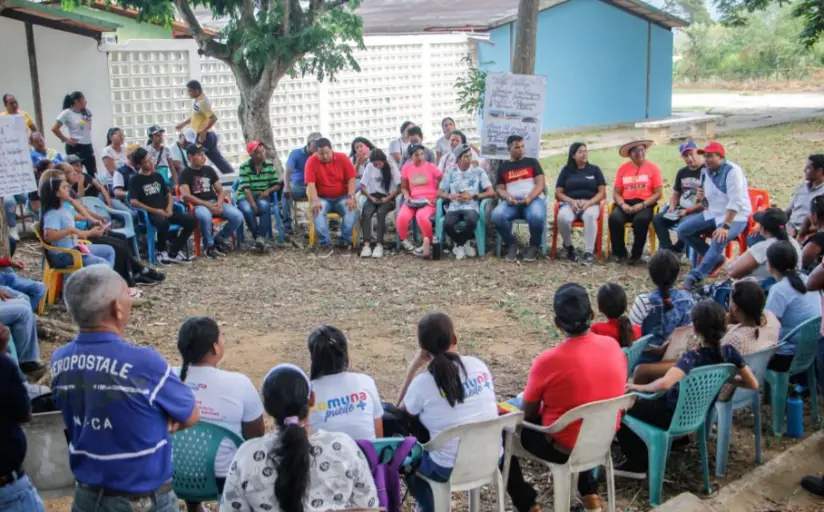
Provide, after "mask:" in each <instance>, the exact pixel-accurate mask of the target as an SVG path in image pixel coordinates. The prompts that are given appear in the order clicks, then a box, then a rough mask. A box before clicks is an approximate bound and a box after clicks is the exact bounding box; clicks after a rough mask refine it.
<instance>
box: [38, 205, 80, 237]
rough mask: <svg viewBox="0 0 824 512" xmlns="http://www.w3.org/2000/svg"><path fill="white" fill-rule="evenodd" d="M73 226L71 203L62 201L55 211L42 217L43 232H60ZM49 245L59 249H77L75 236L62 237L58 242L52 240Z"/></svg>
mask: <svg viewBox="0 0 824 512" xmlns="http://www.w3.org/2000/svg"><path fill="white" fill-rule="evenodd" d="M73 226H74V208H72V206H71V203H69V202H68V201H64V202H63V205H62V206H61V207H60V208H57V209H56V210H49V211H48V212H46V215H44V216H43V230H44V231H45V230H46V229H53V230H55V231H62V230H64V229H68V228H70V227H73ZM49 245H53V246H54V247H58V248H60V249H74V248H75V247H77V235H69V236H64V237H63V238H61V239H60V240H52V241H51V242H49Z"/></svg>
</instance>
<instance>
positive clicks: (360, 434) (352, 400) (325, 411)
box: [309, 372, 383, 441]
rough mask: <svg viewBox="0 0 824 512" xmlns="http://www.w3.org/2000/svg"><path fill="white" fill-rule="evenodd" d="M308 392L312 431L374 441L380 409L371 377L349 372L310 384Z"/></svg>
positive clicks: (326, 377) (327, 376)
mask: <svg viewBox="0 0 824 512" xmlns="http://www.w3.org/2000/svg"><path fill="white" fill-rule="evenodd" d="M312 391H314V392H315V405H314V407H312V409H311V410H310V411H309V423H310V424H311V426H312V431H316V430H328V431H330V432H343V433H344V434H347V435H349V437H351V438H352V439H355V440H359V439H366V440H369V441H372V440H374V439H375V437H376V435H375V420H376V419H378V418H381V417H383V406H382V405H381V399H380V395H379V394H378V388H377V386H375V381H374V380H372V378H371V377H369V376H367V375H363V374H361V373H350V372H343V373H337V374H335V375H326V376H323V377H321V378H319V379H315V380H313V381H312Z"/></svg>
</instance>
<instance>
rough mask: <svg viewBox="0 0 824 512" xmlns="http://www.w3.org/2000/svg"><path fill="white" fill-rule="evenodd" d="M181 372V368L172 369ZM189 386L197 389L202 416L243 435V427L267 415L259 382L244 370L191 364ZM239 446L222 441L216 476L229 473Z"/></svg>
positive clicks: (193, 390)
mask: <svg viewBox="0 0 824 512" xmlns="http://www.w3.org/2000/svg"><path fill="white" fill-rule="evenodd" d="M172 371H173V372H174V374H175V375H178V376H179V375H180V367H179V366H177V367H175V368H173V369H172ZM184 384H185V385H186V386H189V388H190V389H191V390H192V392H194V394H195V401H197V406H198V407H200V419H201V420H202V421H210V422H212V423H217V424H218V425H220V426H221V427H225V428H227V429H229V430H231V431H232V432H234V433H235V434H237V435H238V436H240V437H241V438H243V430H242V426H243V424H244V423H251V422H253V421H255V420H256V419H258V418H260V417H261V416H263V403H262V402H261V401H260V395H259V394H258V391H257V389H255V385H254V384H252V381H251V380H249V377H247V376H245V375H243V374H242V373H236V372H227V371H225V370H221V369H219V368H214V367H211V366H191V365H190V366H189V369H188V371H187V373H186V382H184ZM236 452H237V447H235V443H233V442H232V441H231V440H229V439H224V440H223V441H222V442H221V443H220V447H219V448H218V449H217V454H216V455H215V476H216V477H217V478H224V477H225V476H226V475H227V474H228V473H229V466H230V465H231V464H232V458H233V457H234V456H235V453H236Z"/></svg>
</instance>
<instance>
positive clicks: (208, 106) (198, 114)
mask: <svg viewBox="0 0 824 512" xmlns="http://www.w3.org/2000/svg"><path fill="white" fill-rule="evenodd" d="M214 115H215V113H214V112H212V101H211V100H210V99H209V98H207V97H206V95H205V94H201V95H200V96H198V97H197V98H195V101H194V102H193V103H192V128H193V129H194V131H196V132H197V133H200V131H201V130H203V128H205V127H206V125H207V124H208V123H209V120H210V119H211V118H212V116H214Z"/></svg>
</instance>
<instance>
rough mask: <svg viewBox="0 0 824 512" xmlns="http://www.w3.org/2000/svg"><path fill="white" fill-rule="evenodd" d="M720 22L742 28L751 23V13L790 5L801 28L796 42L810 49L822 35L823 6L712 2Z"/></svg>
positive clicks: (765, 0)
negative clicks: (719, 15) (720, 16)
mask: <svg viewBox="0 0 824 512" xmlns="http://www.w3.org/2000/svg"><path fill="white" fill-rule="evenodd" d="M714 2H715V5H716V7H717V8H718V11H719V12H720V13H721V15H722V18H721V21H722V23H724V25H726V26H730V27H735V26H739V27H740V26H744V25H747V24H748V23H749V22H750V21H752V17H751V16H750V15H751V14H752V13H755V12H759V11H765V10H769V9H770V8H773V7H775V6H776V5H777V6H779V7H783V6H786V5H792V11H791V12H792V15H793V16H794V17H795V18H796V19H798V20H799V21H800V22H801V23H802V24H803V26H802V27H801V29H800V30H799V32H798V40H799V41H800V43H801V44H802V45H803V46H804V47H805V48H812V47H813V46H815V45H816V43H818V41H820V40H821V34H822V33H824V5H822V1H821V0H797V1H795V2H790V1H789V0H714Z"/></svg>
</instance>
